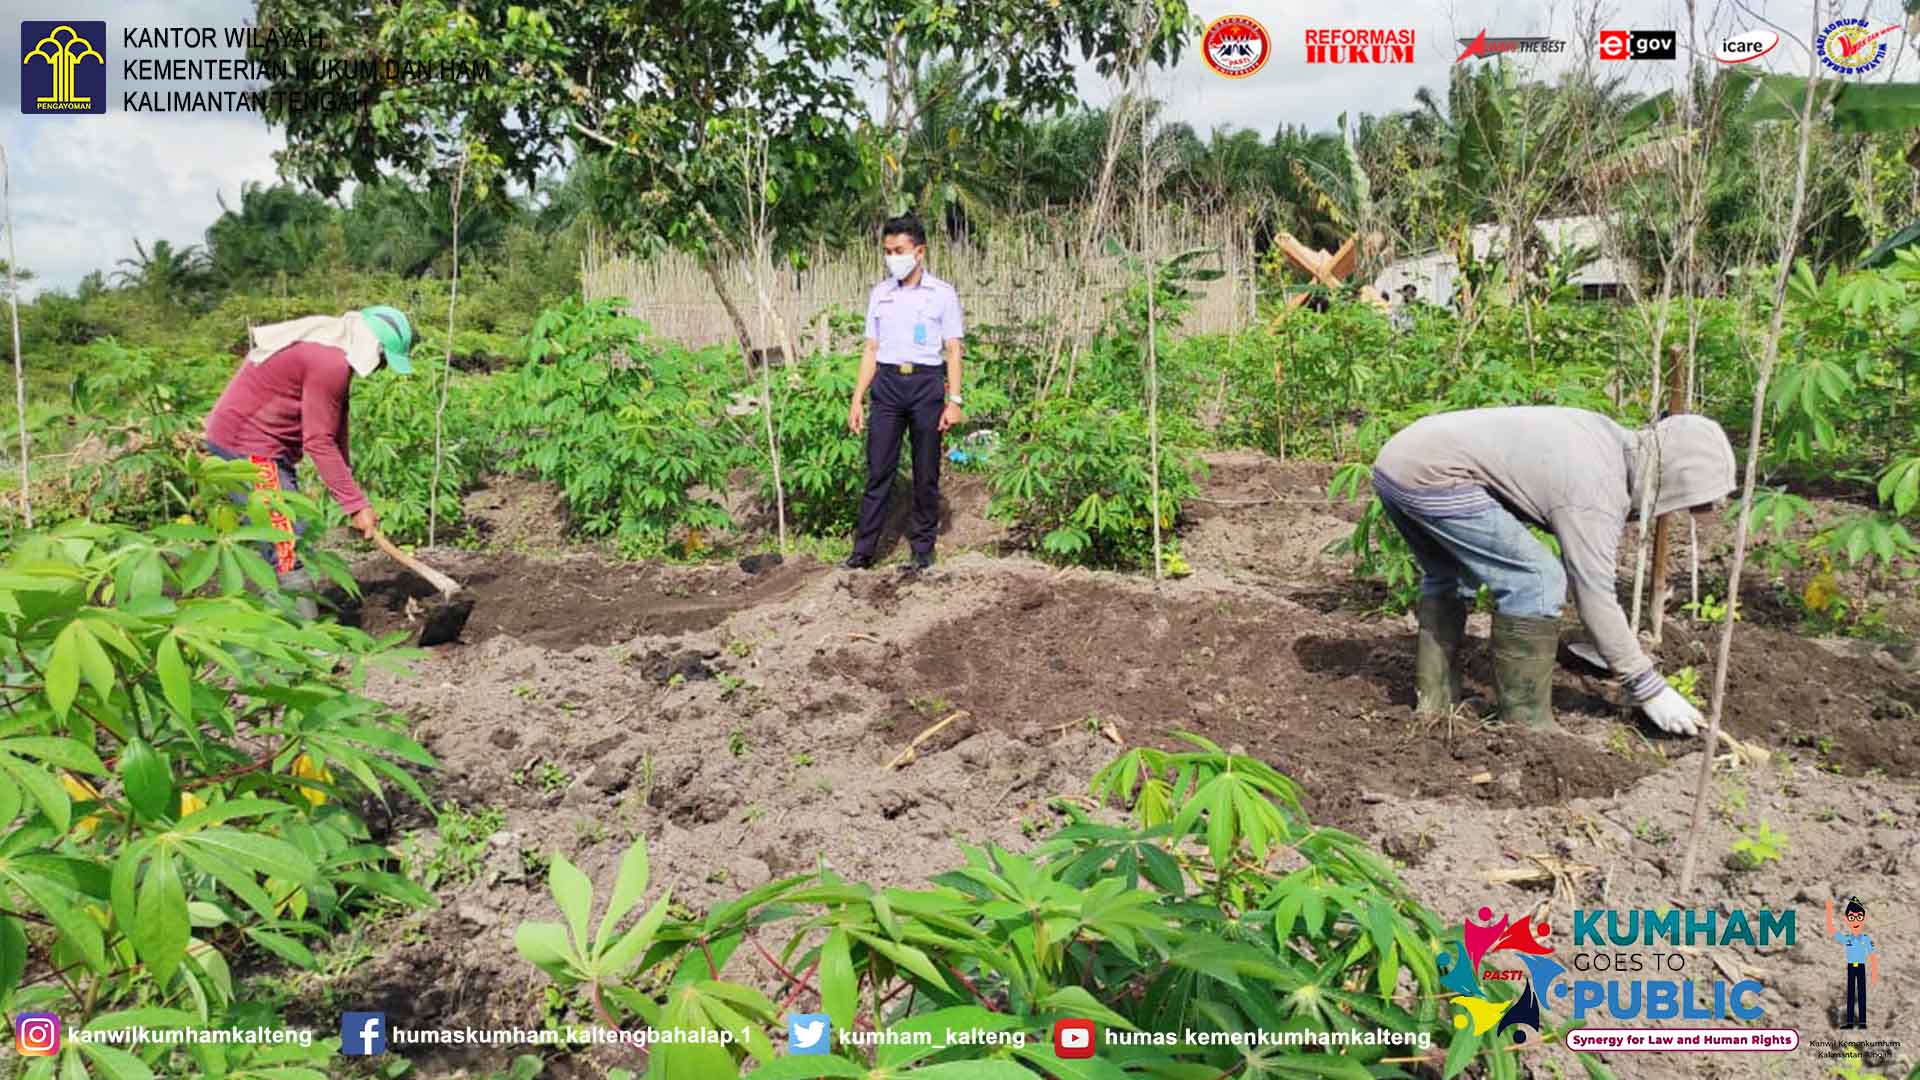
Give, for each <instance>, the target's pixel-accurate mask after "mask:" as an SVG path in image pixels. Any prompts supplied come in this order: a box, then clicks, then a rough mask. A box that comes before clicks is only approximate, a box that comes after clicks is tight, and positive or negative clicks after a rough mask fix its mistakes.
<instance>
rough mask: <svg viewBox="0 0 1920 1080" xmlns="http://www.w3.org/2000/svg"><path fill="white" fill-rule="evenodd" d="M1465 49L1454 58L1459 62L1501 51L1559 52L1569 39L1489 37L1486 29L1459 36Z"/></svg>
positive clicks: (1496, 54)
mask: <svg viewBox="0 0 1920 1080" xmlns="http://www.w3.org/2000/svg"><path fill="white" fill-rule="evenodd" d="M1456 40H1458V41H1459V42H1460V44H1461V45H1462V46H1464V49H1463V50H1462V51H1461V53H1460V55H1459V56H1456V57H1454V58H1453V62H1454V63H1456V64H1458V63H1460V62H1461V61H1462V60H1465V59H1467V58H1468V57H1473V56H1479V57H1487V56H1498V55H1500V54H1501V53H1509V52H1521V53H1557V52H1560V51H1562V50H1564V49H1565V48H1566V47H1567V39H1565V38H1550V37H1488V36H1487V32H1486V31H1485V30H1482V31H1480V34H1479V36H1478V37H1470V38H1458V39H1456Z"/></svg>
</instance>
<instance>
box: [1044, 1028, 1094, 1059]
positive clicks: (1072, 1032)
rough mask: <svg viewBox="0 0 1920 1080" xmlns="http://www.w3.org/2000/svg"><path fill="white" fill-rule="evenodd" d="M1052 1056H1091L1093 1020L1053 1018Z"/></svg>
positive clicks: (1071, 1057) (1069, 1057)
mask: <svg viewBox="0 0 1920 1080" xmlns="http://www.w3.org/2000/svg"><path fill="white" fill-rule="evenodd" d="M1053 1056H1054V1057H1057V1058H1066V1059H1068V1060H1072V1059H1074V1058H1090V1057H1092V1056H1093V1021H1091V1020H1055V1021H1054V1022H1053Z"/></svg>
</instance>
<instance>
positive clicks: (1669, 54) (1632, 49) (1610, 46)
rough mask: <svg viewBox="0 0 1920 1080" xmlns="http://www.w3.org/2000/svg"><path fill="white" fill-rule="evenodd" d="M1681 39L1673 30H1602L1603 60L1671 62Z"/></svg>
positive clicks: (1601, 49)
mask: <svg viewBox="0 0 1920 1080" xmlns="http://www.w3.org/2000/svg"><path fill="white" fill-rule="evenodd" d="M1678 40H1679V37H1678V35H1676V34H1675V33H1674V32H1673V31H1671V30H1602V31H1600V59H1602V60H1671V59H1673V58H1674V55H1675V49H1676V46H1677V44H1678Z"/></svg>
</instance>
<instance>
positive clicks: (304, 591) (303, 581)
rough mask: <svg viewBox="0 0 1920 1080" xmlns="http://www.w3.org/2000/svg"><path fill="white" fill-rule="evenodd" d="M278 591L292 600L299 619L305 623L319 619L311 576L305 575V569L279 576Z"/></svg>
mask: <svg viewBox="0 0 1920 1080" xmlns="http://www.w3.org/2000/svg"><path fill="white" fill-rule="evenodd" d="M280 591H281V592H283V593H286V594H287V595H288V596H289V597H291V598H292V599H293V609H294V611H296V612H298V613H299V615H300V618H302V619H304V620H305V621H307V622H313V621H315V620H317V619H319V618H320V605H319V604H318V603H316V602H315V601H314V598H313V592H314V589H313V575H312V574H309V573H307V568H306V567H304V566H303V567H301V568H300V569H298V570H289V571H287V572H286V573H284V574H281V575H280Z"/></svg>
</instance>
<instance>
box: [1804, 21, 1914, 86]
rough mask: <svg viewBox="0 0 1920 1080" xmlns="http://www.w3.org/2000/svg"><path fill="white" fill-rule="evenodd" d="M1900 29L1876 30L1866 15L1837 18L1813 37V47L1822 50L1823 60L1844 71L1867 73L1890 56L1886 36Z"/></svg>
mask: <svg viewBox="0 0 1920 1080" xmlns="http://www.w3.org/2000/svg"><path fill="white" fill-rule="evenodd" d="M1898 29H1900V27H1898V26H1884V27H1881V28H1880V29H1878V30H1875V29H1874V28H1873V25H1872V24H1871V23H1869V22H1867V20H1865V19H1835V20H1833V21H1832V22H1830V23H1828V24H1827V26H1826V29H1824V30H1822V31H1820V36H1819V37H1816V38H1814V39H1813V51H1814V52H1816V53H1819V54H1820V62H1821V63H1823V64H1825V65H1827V67H1829V68H1831V69H1833V70H1834V71H1837V72H1839V73H1840V74H1842V75H1865V74H1866V73H1867V72H1869V71H1872V70H1873V69H1874V68H1877V67H1879V66H1880V63H1881V61H1883V60H1885V59H1886V58H1887V42H1886V37H1887V35H1888V34H1891V33H1893V32H1894V31H1895V30H1898Z"/></svg>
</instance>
